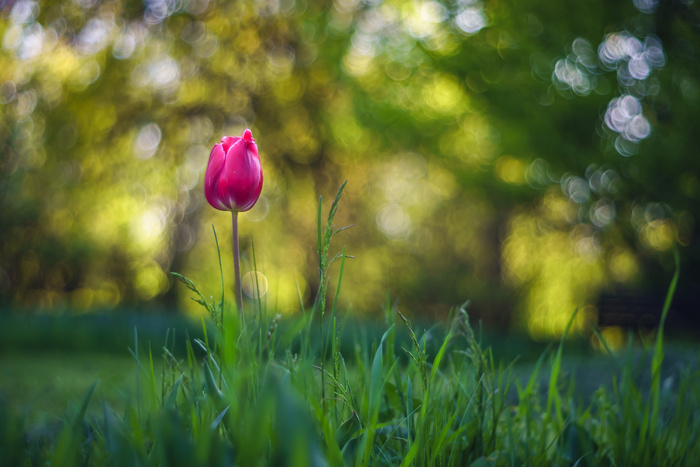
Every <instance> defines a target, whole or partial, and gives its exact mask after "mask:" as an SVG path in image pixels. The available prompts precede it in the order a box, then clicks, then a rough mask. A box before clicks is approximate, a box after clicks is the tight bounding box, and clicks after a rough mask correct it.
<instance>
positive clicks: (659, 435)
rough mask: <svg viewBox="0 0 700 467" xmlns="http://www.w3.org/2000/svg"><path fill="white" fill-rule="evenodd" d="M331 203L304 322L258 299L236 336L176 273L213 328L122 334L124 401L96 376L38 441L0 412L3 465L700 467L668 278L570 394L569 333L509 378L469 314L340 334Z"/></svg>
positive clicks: (388, 309) (233, 318) (699, 393)
mask: <svg viewBox="0 0 700 467" xmlns="http://www.w3.org/2000/svg"><path fill="white" fill-rule="evenodd" d="M341 190H342V188H341ZM340 195H341V191H339V193H338V195H337V196H336V198H335V201H334V202H333V205H332V207H331V209H330V215H329V216H328V218H327V222H326V223H325V228H323V225H322V223H321V219H320V216H319V228H318V239H319V240H318V252H319V257H320V259H319V276H320V279H321V281H320V282H321V286H320V291H321V292H323V293H321V294H319V299H318V300H317V301H316V303H315V305H314V306H313V307H312V309H309V310H306V309H304V307H303V305H300V307H301V316H299V317H296V318H290V319H286V320H283V321H280V320H279V318H278V317H277V315H276V313H275V312H274V310H269V309H268V308H267V304H266V303H265V302H264V300H258V301H257V302H255V303H252V304H249V306H248V310H247V312H248V319H247V320H246V327H245V328H244V327H242V325H241V323H240V321H239V320H238V317H237V315H236V314H235V313H234V312H232V310H231V309H230V307H227V306H226V304H225V303H224V302H223V299H222V300H221V301H218V302H216V301H213V300H209V301H207V300H205V299H204V297H206V296H210V295H211V292H212V291H207V292H208V293H206V294H202V293H200V292H199V291H198V289H197V287H196V285H195V284H193V283H192V282H190V281H189V280H187V279H186V278H184V277H182V276H178V277H180V279H181V280H182V281H183V282H184V283H185V285H186V286H187V287H188V288H189V289H190V290H191V291H192V292H193V293H194V294H195V298H196V299H197V300H199V301H200V304H201V305H202V306H204V307H205V308H206V309H207V311H208V312H209V314H210V315H211V318H212V322H213V323H215V326H213V327H212V328H211V329H209V330H205V329H203V331H202V336H201V338H197V339H194V338H193V339H189V340H184V342H185V345H186V351H185V353H184V354H181V355H180V356H173V355H177V353H175V352H174V350H173V349H174V347H173V346H174V345H175V343H174V342H173V339H172V338H170V339H168V338H166V339H165V342H166V345H165V346H164V348H163V349H160V348H159V349H157V350H156V349H153V352H151V351H149V349H148V348H144V346H143V344H142V343H141V345H140V348H139V343H140V341H139V339H138V338H136V337H135V338H134V340H133V345H131V348H130V353H131V355H132V358H131V360H130V365H131V370H129V369H128V365H127V366H126V368H125V369H124V370H125V371H126V374H131V375H133V376H132V379H128V378H124V379H123V381H122V382H123V383H124V384H126V385H127V386H130V387H132V388H133V389H132V390H131V391H129V390H126V391H122V392H119V391H116V393H118V394H124V397H123V398H119V397H116V398H115V399H112V398H111V396H108V395H107V394H106V392H107V391H105V385H106V384H110V383H109V382H110V381H112V380H110V379H109V378H110V377H111V376H114V375H109V376H108V375H107V374H105V373H103V378H104V379H102V382H101V384H100V385H99V386H96V385H94V384H93V385H90V386H88V387H85V386H83V388H84V389H82V390H81V392H83V394H80V395H79V396H78V395H75V397H73V398H71V400H73V401H74V402H73V403H71V404H68V405H67V406H66V410H65V411H63V412H62V413H61V414H58V416H57V417H56V418H55V419H54V420H53V421H52V422H47V424H46V427H47V428H37V427H36V426H33V425H32V424H31V423H30V422H29V421H28V420H27V419H26V417H25V416H23V413H24V412H22V410H17V407H15V406H11V405H7V404H6V405H4V406H1V405H0V459H2V460H3V461H4V462H3V463H4V464H8V465H39V464H41V465H46V464H47V463H50V464H51V465H52V466H63V465H70V466H72V465H187V466H192V465H222V466H223V465H240V466H257V465H290V466H309V465H319V466H321V465H331V466H343V465H351V466H355V465H358V466H359V465H362V466H364V465H392V466H396V465H399V466H407V465H418V466H429V465H440V466H464V465H465V466H474V467H478V466H488V465H510V466H516V465H517V466H520V465H581V466H582V465H611V466H619V465H635V466H643V465H693V464H694V463H695V462H696V461H697V459H698V458H700V440H699V439H698V436H699V435H700V417H697V416H696V414H698V413H700V372H698V369H697V366H693V365H686V366H684V367H683V368H680V369H678V370H677V371H673V372H671V371H669V369H668V365H664V342H663V340H662V336H663V320H665V316H666V314H667V312H668V307H669V304H670V300H671V298H672V295H673V291H674V287H675V283H676V282H677V274H676V276H675V277H674V279H673V281H672V283H671V286H670V288H669V299H668V300H667V303H666V306H665V308H664V310H663V318H662V322H661V326H660V332H659V333H658V335H657V336H658V337H657V340H656V341H655V342H654V343H653V344H652V345H651V346H650V347H649V348H648V349H643V350H641V351H640V350H638V349H634V348H632V347H631V346H630V348H629V349H628V351H627V352H626V353H624V352H623V353H621V354H617V355H615V356H611V357H605V358H606V360H604V361H605V363H606V365H608V366H611V367H613V368H614V369H615V371H613V374H612V377H611V378H607V377H605V376H604V375H597V377H596V378H597V380H598V381H600V384H599V387H598V388H597V389H595V390H593V391H587V392H586V393H582V392H581V391H579V390H578V384H577V382H576V377H577V375H578V377H581V374H580V373H578V374H577V373H576V372H575V371H572V368H567V356H566V353H567V346H568V345H569V342H568V341H567V340H566V336H565V337H563V338H562V340H561V342H560V343H559V344H558V345H557V346H554V347H553V348H551V349H549V350H547V351H545V352H544V353H543V354H542V355H541V357H540V358H539V360H537V361H536V363H535V364H534V366H531V367H530V368H529V369H527V370H523V367H514V366H512V365H507V364H504V363H501V362H502V360H499V359H497V358H496V357H495V356H494V352H493V351H492V350H491V348H490V347H488V346H486V345H485V344H484V343H483V342H482V341H481V339H482V336H481V333H480V332H475V330H474V329H472V327H471V325H470V322H469V319H468V314H467V307H466V305H463V306H461V307H457V308H455V309H454V310H453V311H452V313H451V314H450V317H449V319H448V320H447V321H446V322H445V323H442V324H440V325H437V326H436V327H434V328H430V329H424V330H423V329H419V327H418V326H413V325H412V324H411V322H410V321H409V320H408V319H406V318H405V317H404V316H403V315H402V314H401V313H400V312H399V310H397V309H396V307H395V306H394V305H393V304H392V302H391V301H390V300H387V302H386V304H385V307H384V320H385V322H384V326H383V330H382V332H381V334H380V335H374V334H372V333H371V332H368V330H367V329H365V328H363V327H355V328H351V327H349V326H347V327H346V324H345V320H344V319H343V317H342V314H341V312H340V310H338V309H337V300H336V297H337V294H338V293H339V291H340V288H338V289H336V290H335V291H331V293H330V294H329V296H328V297H326V293H325V292H326V291H327V284H328V282H327V281H328V277H329V276H330V275H331V274H332V273H334V272H333V271H337V272H335V273H337V274H339V275H341V276H340V277H339V282H341V281H342V272H341V271H342V268H343V266H342V265H343V260H344V258H345V253H344V250H343V252H341V253H339V254H338V255H337V256H334V257H333V258H331V257H330V255H329V251H330V249H331V248H330V247H331V240H332V239H333V238H334V236H335V234H336V233H338V232H339V231H340V230H341V229H335V228H334V227H333V224H332V221H333V215H334V213H335V210H336V209H337V207H338V202H339V200H340ZM321 207H322V206H321V203H319V212H321ZM334 259H339V260H340V261H339V263H338V264H337V266H338V267H337V268H336V267H335V266H334ZM328 304H330V305H328ZM572 321H573V316H572ZM347 342H349V343H350V345H347V344H346V343H347ZM640 357H643V358H640ZM570 361H571V360H570ZM25 363H26V364H27V365H29V364H30V363H29V361H27V362H25ZM574 369H575V368H574ZM18 371H26V372H30V371H32V370H29V369H24V370H18ZM34 371H36V372H37V373H38V372H40V371H42V369H40V368H37V369H35V370H34ZM44 371H46V370H45V369H44ZM108 371H109V370H108ZM120 371H121V370H120ZM58 373H59V375H58V376H59V377H60V373H63V374H64V375H66V376H67V375H68V374H69V370H67V369H65V370H61V371H59V372H58ZM71 377H72V376H71ZM585 377H589V376H585ZM9 379H11V375H10V378H9ZM87 380H89V378H86V379H85V381H86V382H87ZM10 384H11V381H10ZM119 384H120V383H119V382H118V381H117V382H116V386H117V387H119ZM31 403H32V404H34V402H31ZM36 403H37V404H38V402H36Z"/></svg>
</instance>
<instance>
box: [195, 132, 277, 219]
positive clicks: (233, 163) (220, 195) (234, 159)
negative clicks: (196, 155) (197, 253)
mask: <svg viewBox="0 0 700 467" xmlns="http://www.w3.org/2000/svg"><path fill="white" fill-rule="evenodd" d="M262 184H263V174H262V166H261V165H260V158H259V157H258V147H257V146H256V144H255V140H254V139H253V134H252V133H251V131H250V130H248V129H246V130H245V131H244V132H243V135H242V136H240V137H238V136H224V137H223V138H222V139H221V142H220V143H219V144H216V145H214V149H212V150H211V154H210V155H209V163H208V164H207V172H206V175H205V176H204V195H205V196H206V198H207V201H208V202H209V204H211V205H212V207H214V208H215V209H218V210H220V211H235V212H243V211H247V210H249V209H250V208H252V207H253V206H254V205H255V203H256V202H257V201H258V198H259V197H260V191H261V190H262Z"/></svg>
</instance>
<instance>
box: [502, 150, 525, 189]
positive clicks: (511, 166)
mask: <svg viewBox="0 0 700 467" xmlns="http://www.w3.org/2000/svg"><path fill="white" fill-rule="evenodd" d="M525 167H526V166H525V163H523V161H521V160H520V159H516V158H515V157H511V156H501V157H499V158H498V160H497V161H496V175H497V176H498V177H499V178H500V179H501V180H503V181H504V182H506V183H511V184H513V185H521V184H523V183H525Z"/></svg>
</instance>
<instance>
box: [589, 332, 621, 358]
mask: <svg viewBox="0 0 700 467" xmlns="http://www.w3.org/2000/svg"><path fill="white" fill-rule="evenodd" d="M600 334H601V336H602V338H603V340H604V341H605V342H604V343H603V342H601V341H600V339H599V338H598V336H596V335H592V336H591V346H592V347H593V348H594V349H596V350H599V351H601V352H607V351H608V349H610V350H611V351H613V352H614V351H616V350H619V349H621V348H622V347H624V346H625V343H626V341H627V336H626V334H625V330H624V329H622V328H621V327H620V326H607V327H605V328H603V329H602V330H601V333H600ZM606 345H607V348H606Z"/></svg>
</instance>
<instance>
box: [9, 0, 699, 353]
mask: <svg viewBox="0 0 700 467" xmlns="http://www.w3.org/2000/svg"><path fill="white" fill-rule="evenodd" d="M699 13H700V12H699V11H698V6H697V4H696V3H695V2H692V1H674V2H654V1H651V0H636V1H635V2H632V1H622V2H605V1H592V2H579V3H571V2H555V1H551V0H536V1H530V2H517V1H503V0H499V1H480V0H459V1H443V2H438V1H421V0H368V1H365V2H362V1H357V0H336V1H323V0H299V1H294V0H261V1H248V0H244V1H213V0H181V1H178V0H172V1H170V0H164V1H160V0H153V1H145V2H136V1H126V2H120V1H98V0H75V1H63V2H54V1H45V2H39V3H37V2H26V1H23V2H16V1H0V37H1V38H2V44H1V47H0V226H1V227H0V302H1V304H2V305H3V306H4V307H5V308H7V309H14V310H23V312H32V311H36V310H40V311H48V312H52V313H57V312H64V311H71V312H91V311H95V310H104V309H112V308H119V307H137V308H139V309H141V310H144V311H148V310H162V309H166V310H169V311H173V312H177V311H183V312H185V313H190V314H197V313H199V311H198V309H197V305H196V304H195V303H193V302H192V301H190V300H189V291H187V290H186V289H185V288H184V287H181V286H177V285H176V284H175V283H174V281H173V279H172V277H170V276H169V272H170V271H178V272H180V273H182V274H183V275H185V276H187V277H189V278H191V279H192V280H193V281H194V282H195V283H197V284H198V285H199V286H200V289H201V290H203V291H204V292H205V293H206V294H207V295H209V294H211V295H217V294H218V293H219V280H220V279H219V271H218V262H217V259H216V247H215V244H214V238H213V234H212V228H211V225H212V224H213V225H214V226H215V228H216V231H217V233H218V236H219V239H220V241H221V249H222V255H223V259H224V264H223V269H224V276H225V280H226V283H227V286H228V287H229V288H230V287H231V286H232V278H233V265H232V262H231V261H230V260H229V258H230V256H231V246H230V242H229V240H228V239H229V238H230V235H231V227H230V222H231V220H230V216H228V215H227V214H226V213H222V212H220V211H216V210H214V209H212V208H211V207H210V206H208V204H207V203H206V200H205V199H204V195H203V189H202V182H203V175H204V170H205V168H206V163H207V158H208V155H209V151H210V150H211V148H212V146H213V145H214V144H215V143H216V142H218V141H219V139H220V138H221V137H222V136H224V135H240V134H241V133H242V131H243V130H244V129H245V128H251V129H252V131H253V135H254V137H255V139H256V141H257V143H258V146H259V150H260V156H261V161H262V164H263V171H264V177H265V181H264V186H263V191H262V196H261V198H260V200H259V202H258V204H257V205H256V207H255V208H253V209H252V210H251V211H250V212H247V213H244V214H242V215H241V221H240V224H241V242H242V244H241V248H242V250H243V252H244V263H245V265H244V272H246V271H250V270H251V269H252V267H251V265H250V263H251V262H252V261H251V253H252V243H253V239H254V242H255V255H256V262H257V266H258V267H257V269H258V270H259V271H260V272H261V273H262V274H264V275H265V277H266V278H267V281H268V284H269V288H268V291H267V293H266V295H265V297H266V300H267V301H268V305H269V306H270V307H272V308H274V309H277V310H279V312H280V313H299V308H300V306H299V300H298V291H299V292H300V293H301V296H302V300H303V301H304V302H305V304H307V305H308V304H310V303H311V302H313V300H314V298H315V291H316V290H317V287H318V272H317V260H316V257H315V249H316V213H317V200H318V197H319V196H320V195H322V196H323V199H324V202H325V203H324V206H325V208H326V209H327V208H328V206H329V205H330V201H331V200H332V199H333V196H334V195H335V191H336V190H337V188H338V187H339V186H340V184H341V183H342V182H343V180H346V179H347V180H348V184H347V188H346V190H345V193H344V196H343V199H342V201H341V206H340V209H339V211H338V215H337V217H336V225H337V226H340V225H346V224H355V226H354V227H353V228H352V229H350V230H348V231H345V232H343V233H342V234H340V235H339V236H338V237H337V239H336V246H337V247H338V248H342V246H343V245H345V246H346V247H347V251H348V254H350V255H353V256H354V257H355V259H354V260H352V261H349V262H348V263H347V264H346V268H345V274H344V278H343V290H344V292H343V294H342V295H341V297H340V304H341V306H342V307H343V308H345V309H348V310H352V312H354V313H356V314H358V315H362V316H372V315H374V314H379V313H380V308H381V305H382V303H384V301H385V297H386V294H387V293H389V294H390V295H391V296H392V297H398V298H399V300H400V307H401V309H402V310H403V311H404V312H405V313H407V314H409V315H412V316H419V317H421V318H425V319H428V318H433V317H440V316H443V315H445V314H446V312H447V310H448V309H449V307H450V306H452V305H455V304H458V303H462V302H463V301H464V300H466V299H471V300H472V308H471V311H472V312H473V313H474V314H476V315H477V316H479V317H480V318H482V319H483V320H484V321H485V322H486V323H489V324H493V325H499V326H503V327H511V328H520V329H526V330H528V331H529V332H530V333H531V335H532V336H534V337H538V338H543V337H553V336H556V335H559V334H560V333H561V332H562V331H563V328H564V326H565V324H566V322H567V320H568V318H569V317H570V315H571V313H572V311H573V310H574V308H576V307H579V309H580V310H581V313H579V315H578V316H579V318H577V322H576V323H575V328H576V329H578V330H586V329H588V325H589V324H590V323H595V322H596V321H597V317H598V313H599V310H598V303H599V298H600V296H601V294H603V293H617V292H619V291H625V292H626V293H627V292H634V291H639V290H643V291H645V292H649V291H652V292H653V291H658V293H663V291H664V290H665V288H666V286H667V283H668V280H669V279H670V276H671V273H672V270H673V255H672V251H673V250H674V249H675V248H680V251H681V258H682V265H683V266H682V267H683V271H682V276H681V277H682V280H681V286H680V290H681V293H683V291H684V290H685V291H692V289H693V287H692V284H694V283H695V282H696V279H697V277H698V274H697V270H698V268H697V265H698V247H697V242H693V237H694V232H695V230H694V224H695V222H696V219H698V216H699V215H700V213H699V212H698V206H699V203H698V199H699V198H700V183H699V180H698V175H699V174H700V172H699V169H700V159H699V158H698V137H697V130H698V122H700V115H699V113H700V107H699V106H698V104H699V102H700V101H699V99H700V87H699V85H700V84H699V83H698V76H700V73H699V71H700V70H699V68H700V62H699V61H698V50H699V48H700V35H699V34H698V30H699V29H700V20H699V19H698V18H699ZM611 57H612V58H611ZM618 98H619V100H617V101H616V100H615V99H618ZM623 102H624V103H625V105H626V106H623V105H622V104H621V103H623ZM616 103H618V104H620V107H619V108H618V112H617V113H616V114H613V113H612V112H613V111H614V110H615V108H616V107H615V106H616V105H617V104H616ZM606 115H607V116H608V117H609V118H612V117H614V118H617V120H616V121H617V122H618V123H617V124H616V123H614V122H613V123H610V120H607V121H606ZM616 125H617V126H616ZM337 275H338V274H337V270H336V271H335V273H334V276H335V278H336V279H334V280H337ZM334 286H335V285H334V283H332V284H331V286H330V287H329V290H331V291H333V290H335V288H334ZM611 332H612V331H611ZM614 336H615V334H610V335H608V337H614ZM620 339H622V338H621V337H620Z"/></svg>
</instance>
